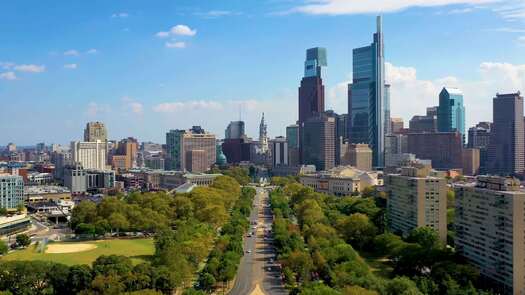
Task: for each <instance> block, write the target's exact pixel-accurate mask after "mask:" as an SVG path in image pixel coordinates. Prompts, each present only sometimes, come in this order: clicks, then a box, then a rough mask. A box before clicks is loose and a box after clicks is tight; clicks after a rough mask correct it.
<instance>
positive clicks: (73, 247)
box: [46, 243, 97, 254]
mask: <svg viewBox="0 0 525 295" xmlns="http://www.w3.org/2000/svg"><path fill="white" fill-rule="evenodd" d="M96 247H97V245H94V244H78V243H71V244H49V245H47V249H46V253H55V254H56V253H76V252H83V251H89V250H93V249H95V248H96Z"/></svg>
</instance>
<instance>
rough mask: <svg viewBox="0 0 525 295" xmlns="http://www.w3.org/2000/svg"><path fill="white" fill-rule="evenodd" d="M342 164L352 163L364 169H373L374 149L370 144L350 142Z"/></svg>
mask: <svg viewBox="0 0 525 295" xmlns="http://www.w3.org/2000/svg"><path fill="white" fill-rule="evenodd" d="M342 165H350V166H353V167H355V168H356V169H358V170H362V171H372V150H371V149H370V147H368V144H362V143H361V144H349V145H348V147H347V151H346V153H345V156H344V158H343V163H342Z"/></svg>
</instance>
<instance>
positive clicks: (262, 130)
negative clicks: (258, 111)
mask: <svg viewBox="0 0 525 295" xmlns="http://www.w3.org/2000/svg"><path fill="white" fill-rule="evenodd" d="M267 129H268V126H266V122H264V113H263V114H262V118H261V123H260V124H259V147H260V148H261V150H260V151H261V153H263V154H265V153H267V152H268V130H267Z"/></svg>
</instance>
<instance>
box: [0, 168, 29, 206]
mask: <svg viewBox="0 0 525 295" xmlns="http://www.w3.org/2000/svg"><path fill="white" fill-rule="evenodd" d="M21 204H22V205H23V204H24V178H23V177H22V176H18V175H0V208H5V209H8V210H12V209H16V208H17V207H18V205H21Z"/></svg>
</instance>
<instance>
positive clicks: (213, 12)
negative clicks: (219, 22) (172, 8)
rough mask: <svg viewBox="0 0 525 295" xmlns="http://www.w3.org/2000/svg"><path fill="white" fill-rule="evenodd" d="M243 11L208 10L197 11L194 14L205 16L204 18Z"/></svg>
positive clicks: (238, 13) (230, 14)
mask: <svg viewBox="0 0 525 295" xmlns="http://www.w3.org/2000/svg"><path fill="white" fill-rule="evenodd" d="M241 14H242V12H235V11H229V10H210V11H206V12H195V13H194V15H196V16H199V17H203V18H219V17H223V16H234V15H241Z"/></svg>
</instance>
